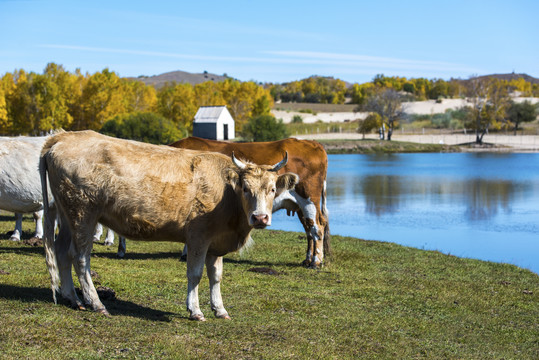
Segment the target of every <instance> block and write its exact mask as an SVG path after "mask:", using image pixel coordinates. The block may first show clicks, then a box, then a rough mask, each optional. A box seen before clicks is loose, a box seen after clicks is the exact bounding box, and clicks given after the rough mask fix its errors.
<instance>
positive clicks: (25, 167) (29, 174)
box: [0, 136, 114, 245]
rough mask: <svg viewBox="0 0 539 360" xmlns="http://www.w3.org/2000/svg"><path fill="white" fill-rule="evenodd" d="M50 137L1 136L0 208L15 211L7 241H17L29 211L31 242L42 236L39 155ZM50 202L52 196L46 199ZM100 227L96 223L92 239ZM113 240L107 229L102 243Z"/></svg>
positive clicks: (112, 233) (99, 233)
mask: <svg viewBox="0 0 539 360" xmlns="http://www.w3.org/2000/svg"><path fill="white" fill-rule="evenodd" d="M49 137H50V136H18V137H0V209H2V210H6V211H11V212H13V213H15V230H14V231H13V233H12V234H11V236H10V240H13V241H20V240H21V235H22V216H23V214H26V213H32V214H33V217H34V221H35V224H36V230H35V233H34V236H33V237H32V238H31V239H30V241H32V240H35V239H41V238H42V237H43V194H42V190H41V181H40V177H39V169H38V167H39V156H40V153H41V148H42V147H43V144H44V143H45V141H46V140H47V139H48V138H49ZM49 203H51V204H52V199H51V198H49ZM102 233H103V229H102V227H101V225H100V224H98V226H97V228H96V233H95V241H99V238H100V237H101V234H102ZM113 243H114V232H112V231H107V234H106V239H105V245H112V244H113Z"/></svg>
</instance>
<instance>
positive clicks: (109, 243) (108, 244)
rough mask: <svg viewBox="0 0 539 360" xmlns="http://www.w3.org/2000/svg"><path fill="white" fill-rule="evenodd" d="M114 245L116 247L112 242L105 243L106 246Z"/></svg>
mask: <svg viewBox="0 0 539 360" xmlns="http://www.w3.org/2000/svg"><path fill="white" fill-rule="evenodd" d="M112 245H114V243H113V242H111V241H105V246H112Z"/></svg>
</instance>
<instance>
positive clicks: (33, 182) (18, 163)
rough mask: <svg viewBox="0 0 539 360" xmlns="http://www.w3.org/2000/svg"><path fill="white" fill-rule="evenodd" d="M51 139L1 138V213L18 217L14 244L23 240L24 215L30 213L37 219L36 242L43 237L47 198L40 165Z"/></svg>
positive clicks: (14, 232) (44, 137)
mask: <svg viewBox="0 0 539 360" xmlns="http://www.w3.org/2000/svg"><path fill="white" fill-rule="evenodd" d="M47 138H48V137H47V136H39V137H28V136H19V137H0V209H2V210H6V211H10V212H13V213H15V230H14V231H13V233H12V235H11V237H10V239H11V240H14V241H20V240H21V235H22V215H23V214H26V213H33V215H34V221H35V225H36V227H35V234H34V237H33V238H39V239H41V238H42V237H43V222H42V216H43V198H42V193H41V182H40V180H39V171H38V164H39V154H40V151H41V148H42V146H43V144H44V143H45V141H46V140H47Z"/></svg>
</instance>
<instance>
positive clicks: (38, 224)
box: [34, 210, 43, 239]
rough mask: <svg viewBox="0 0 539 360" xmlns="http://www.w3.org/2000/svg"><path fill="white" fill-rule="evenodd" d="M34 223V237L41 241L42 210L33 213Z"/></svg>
mask: <svg viewBox="0 0 539 360" xmlns="http://www.w3.org/2000/svg"><path fill="white" fill-rule="evenodd" d="M34 222H35V223H36V233H35V234H34V237H36V238H38V239H43V210H39V211H36V212H35V213H34Z"/></svg>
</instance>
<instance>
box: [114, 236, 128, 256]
mask: <svg viewBox="0 0 539 360" xmlns="http://www.w3.org/2000/svg"><path fill="white" fill-rule="evenodd" d="M126 246H127V245H126V243H125V237H123V236H119V237H118V252H117V253H116V256H117V257H119V258H120V259H123V257H124V256H125V252H126V251H127V248H126Z"/></svg>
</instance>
